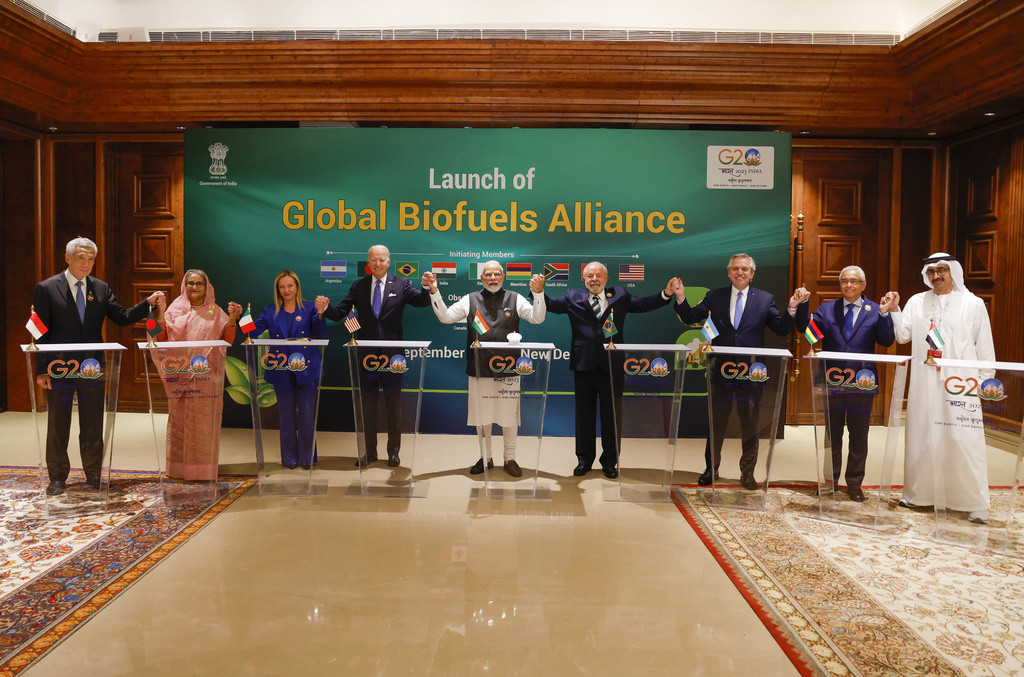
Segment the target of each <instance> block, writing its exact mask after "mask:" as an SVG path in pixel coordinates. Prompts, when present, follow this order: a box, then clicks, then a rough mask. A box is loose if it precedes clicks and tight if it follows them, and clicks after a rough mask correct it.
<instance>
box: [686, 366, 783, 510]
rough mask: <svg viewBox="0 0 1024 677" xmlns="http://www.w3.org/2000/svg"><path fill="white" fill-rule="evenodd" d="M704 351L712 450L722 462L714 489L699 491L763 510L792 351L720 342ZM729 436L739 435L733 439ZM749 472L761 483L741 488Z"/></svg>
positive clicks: (710, 498) (720, 501) (717, 501)
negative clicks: (739, 346) (764, 444)
mask: <svg viewBox="0 0 1024 677" xmlns="http://www.w3.org/2000/svg"><path fill="white" fill-rule="evenodd" d="M704 357H705V359H706V360H707V380H708V429H709V431H710V434H709V439H710V446H711V455H712V456H713V457H714V456H717V457H718V458H717V459H716V460H717V461H718V462H719V463H718V465H717V471H718V472H716V473H714V474H713V475H712V483H711V485H710V486H711V489H710V491H703V492H700V495H701V497H702V498H703V499H704V501H705V502H707V503H711V504H714V505H719V506H728V507H735V508H746V509H750V510H764V508H765V506H766V504H767V497H768V483H769V481H770V480H771V471H772V454H773V453H774V451H775V434H776V431H777V430H778V427H779V412H780V409H781V407H782V394H783V392H784V391H785V385H786V365H787V363H788V361H789V358H790V357H792V354H791V353H790V352H789V351H788V350H780V349H777V348H733V347H727V346H721V347H719V346H715V347H713V348H712V351H711V352H708V353H705V355H704ZM726 438H737V439H736V440H735V442H731V441H728V440H727V439H726ZM761 439H765V440H767V442H768V449H767V450H765V449H763V448H761V447H762V446H763V445H761V444H760V443H759V440H761ZM736 447H739V449H737V448H736ZM766 452H767V453H766ZM747 473H749V474H750V475H751V476H752V477H753V479H754V481H755V482H756V484H757V488H755V489H744V488H742V481H743V476H744V474H747ZM719 474H720V475H721V476H719Z"/></svg>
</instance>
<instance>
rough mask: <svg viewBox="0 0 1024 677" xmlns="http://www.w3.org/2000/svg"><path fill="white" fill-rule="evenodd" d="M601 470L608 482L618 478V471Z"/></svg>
mask: <svg viewBox="0 0 1024 677" xmlns="http://www.w3.org/2000/svg"><path fill="white" fill-rule="evenodd" d="M601 470H603V471H604V476H605V477H607V478H608V479H610V480H613V479H615V478H616V477H618V476H619V471H618V470H616V469H615V468H601Z"/></svg>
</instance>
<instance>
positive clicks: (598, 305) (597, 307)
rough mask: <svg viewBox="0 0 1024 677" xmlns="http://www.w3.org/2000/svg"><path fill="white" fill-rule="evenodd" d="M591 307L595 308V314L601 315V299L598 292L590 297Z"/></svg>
mask: <svg viewBox="0 0 1024 677" xmlns="http://www.w3.org/2000/svg"><path fill="white" fill-rule="evenodd" d="M590 307H591V308H593V309H594V315H597V316H598V317H601V299H599V298H597V295H596V294H595V295H593V296H591V297H590Z"/></svg>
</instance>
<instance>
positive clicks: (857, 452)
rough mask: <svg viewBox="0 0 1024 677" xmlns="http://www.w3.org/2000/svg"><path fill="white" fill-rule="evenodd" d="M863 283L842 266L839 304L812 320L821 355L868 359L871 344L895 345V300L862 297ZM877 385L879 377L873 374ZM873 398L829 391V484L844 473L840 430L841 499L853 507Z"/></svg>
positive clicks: (857, 272) (803, 315)
mask: <svg viewBox="0 0 1024 677" xmlns="http://www.w3.org/2000/svg"><path fill="white" fill-rule="evenodd" d="M866 285H867V280H866V278H865V277H864V271H863V270H862V269H861V268H860V267H859V266H847V267H845V268H843V270H842V271H841V272H840V273H839V290H840V291H841V292H842V294H843V298H841V299H836V300H834V301H826V302H825V303H822V304H821V305H820V306H818V309H817V310H815V311H814V314H813V315H812V317H813V319H814V324H815V325H817V327H818V329H820V330H821V333H822V334H823V335H824V336H823V338H822V345H823V347H824V349H825V350H827V351H831V352H837V353H873V352H875V344H876V343H877V344H878V345H880V346H882V347H883V348H887V347H889V346H891V345H892V344H893V341H895V340H896V335H895V333H894V332H893V326H892V318H891V317H889V311H890V310H891V309H893V306H894V298H893V297H894V295H893V294H891V293H890V294H886V295H885V297H883V299H882V305H879V304H877V303H875V302H874V301H872V300H870V299H868V298H867V297H865V296H864V287H865V286H866ZM808 307H809V306H808V304H807V303H801V304H800V307H799V308H798V309H797V314H796V326H797V330H798V331H804V330H805V329H807V324H808V322H809V318H808V313H807V311H808ZM824 366H827V367H840V368H851V369H854V370H855V371H854V373H856V371H859V370H860V369H866V368H870V369H871V370H872V371H874V366H873V365H872V364H870V363H863V362H845V361H844V362H837V361H827V364H826V365H824ZM875 383H878V374H877V373H876V374H875ZM874 400H875V392H863V391H860V390H857V389H855V388H854V389H850V388H843V387H830V388H829V389H828V428H827V429H828V434H829V439H830V440H831V447H832V481H833V485H835V484H836V483H838V482H839V473H840V470H842V467H843V424H844V423H845V424H846V426H847V427H848V428H849V430H850V451H849V453H848V454H847V457H846V493H847V495H848V496H849V497H850V500H852V501H857V502H860V501H863V500H864V492H863V491H861V488H860V485H861V482H862V481H863V480H864V463H865V461H866V460H867V457H868V426H869V425H870V423H871V406H872V404H873V403H874Z"/></svg>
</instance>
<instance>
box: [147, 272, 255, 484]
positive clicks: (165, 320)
mask: <svg viewBox="0 0 1024 677" xmlns="http://www.w3.org/2000/svg"><path fill="white" fill-rule="evenodd" d="M241 314H242V306H240V305H239V304H237V303H235V302H234V301H232V302H231V303H229V304H228V312H227V313H225V312H224V311H223V310H222V309H221V308H220V306H218V305H217V304H216V297H215V296H214V292H213V285H212V284H210V281H209V279H208V278H207V277H206V273H204V272H203V271H201V270H189V271H187V272H186V273H185V276H184V277H183V278H182V280H181V294H180V295H179V296H178V298H176V299H174V301H173V302H171V305H170V306H168V307H167V308H166V309H164V307H163V303H160V304H158V305H157V320H158V321H159V322H160V324H161V325H162V326H163V331H162V332H161V333H160V334H159V335H158V336H157V337H156V339H157V340H158V341H215V340H217V339H222V340H224V341H227V342H228V343H231V342H233V341H234V340H235V327H236V325H237V323H238V318H239V316H241ZM172 351H173V349H169V350H168V351H156V350H154V351H153V359H154V360H158V359H159V360H163V359H164V358H165V357H166V356H167V355H168V353H169V352H172ZM173 352H176V353H177V355H178V356H180V355H182V354H185V355H186V356H188V357H189V358H190V360H194V359H195V357H196V356H203V357H205V358H206V363H207V366H208V368H209V369H208V371H206V372H205V373H199V374H197V373H194V372H193V371H185V372H179V373H177V374H166V373H165V372H164V371H163V370H162V369H158V371H159V372H160V376H161V378H163V379H164V387H165V389H166V390H167V403H168V409H169V411H168V417H167V476H168V477H172V478H175V479H183V480H215V479H217V466H218V457H219V455H220V423H221V415H222V413H223V409H224V355H225V353H226V349H225V348H213V347H211V348H190V349H187V351H186V350H183V351H173ZM158 353H160V355H158ZM179 393H180V394H179Z"/></svg>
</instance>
